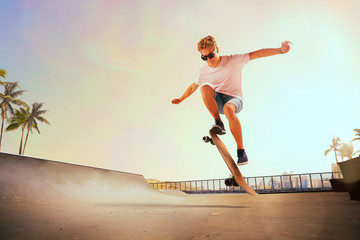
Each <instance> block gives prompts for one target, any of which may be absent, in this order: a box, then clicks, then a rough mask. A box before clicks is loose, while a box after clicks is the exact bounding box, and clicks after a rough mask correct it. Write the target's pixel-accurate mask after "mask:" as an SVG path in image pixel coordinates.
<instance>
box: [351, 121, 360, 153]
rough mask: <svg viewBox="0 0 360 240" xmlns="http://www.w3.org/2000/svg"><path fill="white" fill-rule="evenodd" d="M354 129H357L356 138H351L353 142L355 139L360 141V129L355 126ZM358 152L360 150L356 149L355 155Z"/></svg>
mask: <svg viewBox="0 0 360 240" xmlns="http://www.w3.org/2000/svg"><path fill="white" fill-rule="evenodd" d="M354 131H355V136H356V138H354V139H353V140H351V141H352V142H353V141H360V129H358V128H355V129H354ZM358 152H360V150H359V151H356V152H355V153H354V155H355V154H356V153H358Z"/></svg>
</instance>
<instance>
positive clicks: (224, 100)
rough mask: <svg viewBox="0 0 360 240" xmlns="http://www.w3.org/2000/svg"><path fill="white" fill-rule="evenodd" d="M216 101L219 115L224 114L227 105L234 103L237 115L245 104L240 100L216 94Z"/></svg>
mask: <svg viewBox="0 0 360 240" xmlns="http://www.w3.org/2000/svg"><path fill="white" fill-rule="evenodd" d="M215 101H216V103H217V105H218V109H219V113H221V114H224V106H225V104H226V103H232V104H234V105H235V107H236V111H235V112H236V113H239V112H240V111H241V109H242V108H243V102H242V101H241V99H240V98H237V97H232V96H228V95H225V94H222V93H218V92H215Z"/></svg>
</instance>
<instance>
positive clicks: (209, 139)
mask: <svg viewBox="0 0 360 240" xmlns="http://www.w3.org/2000/svg"><path fill="white" fill-rule="evenodd" d="M202 139H203V141H204V142H206V143H207V142H210V141H211V138H210V137H208V136H203V138H202Z"/></svg>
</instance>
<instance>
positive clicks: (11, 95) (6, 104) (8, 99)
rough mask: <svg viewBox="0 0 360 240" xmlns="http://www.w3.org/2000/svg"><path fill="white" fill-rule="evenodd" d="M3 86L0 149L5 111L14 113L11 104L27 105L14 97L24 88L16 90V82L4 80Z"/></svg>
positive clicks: (0, 103)
mask: <svg viewBox="0 0 360 240" xmlns="http://www.w3.org/2000/svg"><path fill="white" fill-rule="evenodd" d="M3 86H4V88H5V89H4V93H0V101H1V102H0V108H1V118H2V124H1V133H0V134H1V135H0V151H1V145H2V140H3V134H4V123H5V119H8V116H7V113H8V112H10V113H11V114H14V108H13V106H12V104H15V105H18V106H25V107H28V105H27V104H26V103H25V102H23V101H21V100H20V99H16V98H17V97H18V96H20V95H21V94H23V93H24V92H25V90H19V91H16V88H17V87H19V85H18V83H17V82H14V83H12V82H6V83H4V84H3Z"/></svg>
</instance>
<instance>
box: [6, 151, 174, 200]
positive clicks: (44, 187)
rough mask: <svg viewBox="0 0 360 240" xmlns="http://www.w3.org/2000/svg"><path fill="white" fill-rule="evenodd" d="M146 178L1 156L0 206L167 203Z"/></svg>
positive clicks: (22, 157) (104, 170) (91, 168)
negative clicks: (73, 203) (75, 203)
mask: <svg viewBox="0 0 360 240" xmlns="http://www.w3.org/2000/svg"><path fill="white" fill-rule="evenodd" d="M164 197H165V198H167V197H168V196H164V194H162V193H160V192H158V191H157V190H155V189H153V188H152V187H151V186H150V185H149V184H148V183H147V182H146V180H145V179H144V177H143V176H142V175H138V174H131V173H126V172H118V171H111V170H106V169H99V168H93V167H86V166H80V165H74V164H68V163H62V162H56V161H49V160H43V159H37V158H31V157H24V156H18V155H11V154H5V153H0V203H1V204H2V205H8V204H25V203H26V204H40V205H48V204H59V203H68V202H69V201H70V202H74V201H76V202H78V203H81V202H87V203H105V204H106V203H125V202H131V203H146V202H154V201H156V202H159V201H160V200H164Z"/></svg>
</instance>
